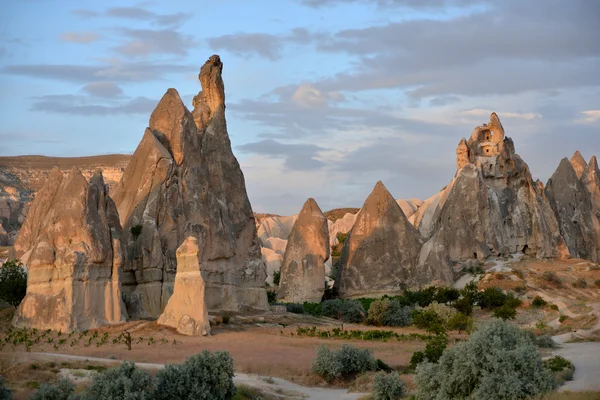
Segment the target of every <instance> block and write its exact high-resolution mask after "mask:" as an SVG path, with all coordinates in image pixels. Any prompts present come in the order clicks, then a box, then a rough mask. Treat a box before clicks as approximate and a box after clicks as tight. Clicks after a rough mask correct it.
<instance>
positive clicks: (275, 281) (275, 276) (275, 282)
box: [273, 271, 281, 285]
mask: <svg viewBox="0 0 600 400" xmlns="http://www.w3.org/2000/svg"><path fill="white" fill-rule="evenodd" d="M280 280H281V271H273V285H279V281H280Z"/></svg>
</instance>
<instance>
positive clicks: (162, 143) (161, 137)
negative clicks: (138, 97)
mask: <svg viewBox="0 0 600 400" xmlns="http://www.w3.org/2000/svg"><path fill="white" fill-rule="evenodd" d="M222 67H223V65H222V63H221V61H220V59H219V56H212V57H211V58H210V59H209V60H208V61H207V62H206V63H205V64H204V66H202V68H201V71H200V78H201V84H202V89H203V90H202V92H201V93H200V94H199V95H198V96H196V97H195V98H194V106H195V109H194V115H192V113H190V112H189V111H188V110H187V108H186V107H185V106H184V105H183V103H182V102H181V99H180V98H179V95H178V93H177V91H176V90H174V89H169V90H168V91H167V93H166V94H165V96H163V98H162V100H161V101H160V103H159V104H158V106H157V108H156V110H155V111H154V112H153V113H152V117H151V118H150V126H149V128H148V129H147V130H146V133H145V135H144V138H143V139H142V142H141V143H140V145H139V146H138V148H137V150H136V152H135V153H134V156H133V158H132V159H131V161H130V163H129V165H128V166H127V169H126V170H125V172H124V174H123V178H122V181H121V183H120V184H119V185H118V187H117V188H116V189H115V194H114V198H115V202H116V203H117V206H118V208H119V213H120V217H121V221H123V227H124V231H125V234H126V239H127V261H126V270H127V271H128V276H127V281H126V282H125V284H126V286H125V287H124V298H125V302H126V304H127V307H128V311H129V312H130V315H132V316H133V317H136V318H139V317H152V318H156V317H158V316H159V315H160V314H161V313H162V311H163V309H164V307H165V306H166V304H167V301H168V299H169V297H170V296H171V293H172V291H173V282H174V280H175V275H176V265H177V261H176V250H177V249H178V248H179V246H181V244H182V243H183V241H184V240H185V239H187V238H188V237H190V236H192V237H195V238H196V239H197V240H198V258H199V262H200V267H201V269H202V275H203V277H204V280H205V283H206V305H207V307H208V309H209V310H210V309H220V310H231V311H237V310H239V309H240V308H241V307H249V308H259V309H266V308H268V303H267V299H266V292H265V289H264V288H263V285H264V280H265V277H266V272H265V266H264V264H263V262H262V258H261V252H260V247H259V244H258V240H257V236H256V226H255V223H254V215H253V213H252V207H251V206H250V202H249V200H248V195H247V193H246V185H245V181H244V176H243V174H242V171H241V169H240V166H239V163H238V162H237V159H236V158H235V156H234V155H233V153H232V151H231V143H230V140H229V135H228V133H227V125H226V122H225V104H224V101H225V96H224V89H223V88H224V86H223V80H222V78H221V71H222ZM197 112H198V113H199V114H200V115H201V118H200V119H199V120H198V121H195V115H196V114H197ZM197 124H198V125H197Z"/></svg>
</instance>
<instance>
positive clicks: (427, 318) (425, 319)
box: [413, 309, 442, 330]
mask: <svg viewBox="0 0 600 400" xmlns="http://www.w3.org/2000/svg"><path fill="white" fill-rule="evenodd" d="M413 324H414V325H415V326H416V327H417V328H421V329H427V330H429V329H430V328H431V327H434V326H436V325H440V326H441V325H442V320H441V319H440V317H439V316H438V315H437V314H436V313H435V312H434V311H432V310H426V309H422V310H413Z"/></svg>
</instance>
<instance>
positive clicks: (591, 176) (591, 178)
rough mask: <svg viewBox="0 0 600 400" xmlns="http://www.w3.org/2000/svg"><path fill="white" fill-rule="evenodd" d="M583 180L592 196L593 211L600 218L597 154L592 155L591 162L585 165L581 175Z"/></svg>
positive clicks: (599, 173)
mask: <svg viewBox="0 0 600 400" xmlns="http://www.w3.org/2000/svg"><path fill="white" fill-rule="evenodd" d="M581 182H582V183H583V184H584V185H585V187H586V188H587V191H588V192H589V193H590V196H591V198H592V211H593V213H594V215H595V216H596V217H597V218H600V170H598V161H597V160H596V156H592V158H590V162H589V163H588V164H587V165H586V166H585V169H584V170H583V173H582V175H581Z"/></svg>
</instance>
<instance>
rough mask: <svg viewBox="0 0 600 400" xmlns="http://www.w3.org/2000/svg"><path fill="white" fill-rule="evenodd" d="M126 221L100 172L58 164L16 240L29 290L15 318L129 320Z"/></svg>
mask: <svg viewBox="0 0 600 400" xmlns="http://www.w3.org/2000/svg"><path fill="white" fill-rule="evenodd" d="M120 237H121V226H120V224H119V218H118V215H117V209H116V207H115V204H114V202H113V201H112V200H111V198H110V197H109V196H108V190H107V187H106V185H105V184H104V180H103V178H102V174H101V173H97V174H96V175H94V176H93V177H92V178H91V179H90V181H89V183H88V182H87V181H86V179H85V178H84V177H83V175H82V174H81V172H80V171H79V170H76V169H74V170H72V171H71V172H70V173H69V174H67V176H63V174H62V173H61V172H60V171H59V170H58V169H56V170H54V171H53V172H52V173H51V174H50V176H49V178H48V181H47V183H46V185H45V186H44V187H43V188H42V189H41V190H40V191H39V193H38V194H37V196H36V198H35V200H34V201H33V203H32V205H31V208H30V210H29V214H28V216H27V219H26V220H25V222H24V224H23V227H22V229H21V231H20V232H19V236H18V238H17V240H16V242H15V245H14V253H15V254H14V255H15V256H16V257H17V258H20V259H21V261H22V262H23V263H24V264H25V265H26V266H27V267H28V270H29V271H28V272H29V273H28V282H27V294H26V296H25V299H24V300H23V302H22V303H21V305H20V306H19V308H18V310H17V312H16V314H15V317H14V320H13V324H14V325H15V326H17V327H25V326H27V327H31V328H38V329H56V330H62V331H63V332H64V331H70V330H82V329H90V328H97V327H100V326H102V325H107V324H115V323H120V322H125V320H126V317H127V313H126V311H125V307H124V304H123V301H122V299H121V289H120V271H121V266H122V261H123V252H122V249H121V241H120Z"/></svg>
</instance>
